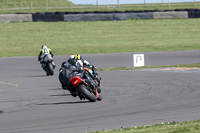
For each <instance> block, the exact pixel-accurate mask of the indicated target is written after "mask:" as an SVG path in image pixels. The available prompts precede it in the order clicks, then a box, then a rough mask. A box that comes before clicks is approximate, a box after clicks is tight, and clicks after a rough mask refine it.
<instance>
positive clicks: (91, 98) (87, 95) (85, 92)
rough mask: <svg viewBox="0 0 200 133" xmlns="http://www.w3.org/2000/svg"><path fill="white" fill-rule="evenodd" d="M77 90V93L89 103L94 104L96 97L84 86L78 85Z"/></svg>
mask: <svg viewBox="0 0 200 133" xmlns="http://www.w3.org/2000/svg"><path fill="white" fill-rule="evenodd" d="M77 89H78V91H79V93H81V94H83V95H84V96H85V98H86V99H88V100H89V101H90V102H95V101H96V100H97V98H96V96H95V95H94V94H92V93H90V92H89V91H88V90H87V89H86V86H85V85H84V84H80V85H79V86H78V88H77Z"/></svg>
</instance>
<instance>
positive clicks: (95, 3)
mask: <svg viewBox="0 0 200 133" xmlns="http://www.w3.org/2000/svg"><path fill="white" fill-rule="evenodd" d="M82 1H84V0H82ZM85 1H86V0H85ZM124 1H125V0H90V2H91V5H83V4H84V3H77V2H75V3H76V4H74V3H72V2H73V0H72V2H70V1H66V0H57V1H55V0H43V1H42V0H40V1H39V0H1V1H0V13H12V12H28V13H30V12H31V13H32V12H44V11H45V12H53V11H54V12H55V11H101V10H104V11H105V10H108V11H113V10H115V11H117V10H119V11H123V10H166V9H188V8H193V9H194V8H195V9H200V0H140V1H137V0H129V2H128V3H129V4H125V3H124Z"/></svg>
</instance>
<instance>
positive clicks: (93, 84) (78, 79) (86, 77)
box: [70, 66, 102, 102]
mask: <svg viewBox="0 0 200 133" xmlns="http://www.w3.org/2000/svg"><path fill="white" fill-rule="evenodd" d="M100 80H101V78H100V77H99V76H98V73H97V72H96V68H95V67H94V66H92V67H84V68H83V70H82V72H81V73H74V74H73V77H72V78H71V79H70V82H71V84H72V85H73V86H74V88H75V89H76V90H77V91H78V93H79V95H81V96H82V97H84V98H85V99H88V100H89V101H90V102H95V101H96V100H98V101H101V100H102V96H101V95H100V92H101V89H100V85H101V83H100Z"/></svg>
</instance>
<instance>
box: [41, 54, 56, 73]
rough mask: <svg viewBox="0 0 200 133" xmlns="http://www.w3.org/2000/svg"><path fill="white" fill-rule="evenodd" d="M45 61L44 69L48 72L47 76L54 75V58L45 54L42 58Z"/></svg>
mask: <svg viewBox="0 0 200 133" xmlns="http://www.w3.org/2000/svg"><path fill="white" fill-rule="evenodd" d="M41 58H42V60H43V63H44V64H43V66H42V67H43V69H44V71H45V72H46V74H47V76H49V75H51V76H52V75H54V67H53V64H52V62H53V57H52V56H51V55H50V54H44V55H43V56H42V57H41Z"/></svg>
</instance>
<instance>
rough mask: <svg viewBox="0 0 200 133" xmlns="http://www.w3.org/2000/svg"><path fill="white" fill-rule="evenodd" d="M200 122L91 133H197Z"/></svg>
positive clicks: (167, 123)
mask: <svg viewBox="0 0 200 133" xmlns="http://www.w3.org/2000/svg"><path fill="white" fill-rule="evenodd" d="M199 132H200V120H193V121H186V122H175V121H173V122H163V123H162V124H156V125H152V126H141V127H137V126H134V125H133V128H122V129H115V130H105V131H96V132H91V133H199Z"/></svg>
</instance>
